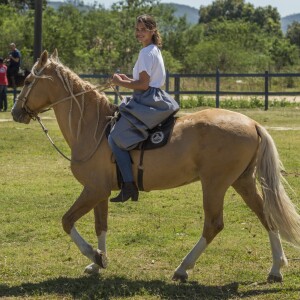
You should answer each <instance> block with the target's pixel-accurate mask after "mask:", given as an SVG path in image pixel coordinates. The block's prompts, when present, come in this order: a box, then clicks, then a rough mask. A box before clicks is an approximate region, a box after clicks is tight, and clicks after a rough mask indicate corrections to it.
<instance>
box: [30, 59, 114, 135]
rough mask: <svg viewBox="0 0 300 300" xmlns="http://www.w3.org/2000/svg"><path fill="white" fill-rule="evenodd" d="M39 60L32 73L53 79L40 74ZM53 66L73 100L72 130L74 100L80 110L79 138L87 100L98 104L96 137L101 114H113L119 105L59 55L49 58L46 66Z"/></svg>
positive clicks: (70, 114) (70, 119) (38, 76)
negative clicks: (72, 68)
mask: <svg viewBox="0 0 300 300" xmlns="http://www.w3.org/2000/svg"><path fill="white" fill-rule="evenodd" d="M37 65H38V62H36V63H35V65H34V66H33V67H32V70H31V74H32V75H33V76H34V77H35V78H46V79H50V80H53V79H52V77H51V76H47V75H40V73H41V71H42V70H43V69H42V70H38V69H37ZM47 66H51V67H52V68H53V69H54V70H55V72H56V75H57V76H58V78H59V79H60V80H61V82H62V84H63V86H64V89H65V90H66V91H67V92H68V93H69V94H70V97H69V98H70V101H71V109H70V113H69V127H70V130H71V128H72V126H71V122H72V110H73V102H75V105H77V107H78V109H79V112H80V118H79V122H78V130H77V138H78V137H79V135H80V132H81V125H82V124H81V123H82V120H83V114H84V108H85V104H86V101H94V102H96V105H97V114H98V120H97V126H96V130H95V134H94V136H95V138H96V133H97V128H98V126H99V123H100V119H102V120H103V119H105V118H100V114H103V113H104V114H105V115H106V116H112V115H113V114H114V112H115V111H116V110H117V106H116V105H114V104H112V103H111V102H110V101H109V100H108V98H107V97H106V95H105V94H104V93H103V92H101V93H100V92H98V91H97V90H96V88H97V87H96V86H94V85H92V84H91V83H90V82H88V81H85V80H83V79H82V78H80V77H79V76H78V75H77V74H76V73H75V72H73V71H72V70H71V69H69V68H68V67H67V66H65V65H64V64H62V63H61V62H60V60H59V59H58V57H57V56H56V57H53V56H51V57H50V58H48V62H47V63H46V65H45V66H44V68H45V67H47ZM78 93H82V94H81V95H80V96H76V94H78Z"/></svg>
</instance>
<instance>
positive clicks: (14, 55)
mask: <svg viewBox="0 0 300 300" xmlns="http://www.w3.org/2000/svg"><path fill="white" fill-rule="evenodd" d="M9 46H10V50H11V51H10V52H9V54H8V59H7V61H8V62H9V64H8V69H7V76H8V77H9V80H10V82H11V86H12V88H13V92H14V102H15V101H16V98H17V86H16V77H17V76H18V72H19V69H20V64H21V53H20V51H19V50H18V49H17V48H16V44H15V43H11V44H10V45H9Z"/></svg>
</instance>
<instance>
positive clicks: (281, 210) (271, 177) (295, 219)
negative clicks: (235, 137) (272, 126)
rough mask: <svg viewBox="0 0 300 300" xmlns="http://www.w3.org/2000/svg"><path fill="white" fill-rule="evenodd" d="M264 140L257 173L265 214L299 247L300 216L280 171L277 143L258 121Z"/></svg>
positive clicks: (287, 239) (271, 222) (259, 131)
mask: <svg viewBox="0 0 300 300" xmlns="http://www.w3.org/2000/svg"><path fill="white" fill-rule="evenodd" d="M256 129H257V132H258V135H259V136H260V138H261V143H260V146H259V150H258V160H257V176H258V180H259V182H260V184H261V187H262V192H263V197H264V214H265V217H266V219H267V222H268V225H269V227H270V229H272V230H278V231H279V234H280V235H281V237H282V238H283V239H284V240H286V241H287V242H290V243H292V244H293V245H295V246H296V247H300V216H299V214H298V213H297V210H296V207H295V206H294V204H293V203H292V201H291V200H290V198H289V196H288V195H287V193H286V191H285V189H284V186H283V182H285V183H286V180H285V179H284V178H283V177H282V175H281V171H283V170H284V168H283V165H282V163H281V161H280V158H279V154H278V151H277V149H276V146H275V143H274V141H273V139H272V137H271V136H270V134H269V133H268V132H267V130H266V129H265V128H263V127H262V126H260V125H258V124H257V125H256Z"/></svg>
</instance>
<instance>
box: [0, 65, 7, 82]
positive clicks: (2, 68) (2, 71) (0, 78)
mask: <svg viewBox="0 0 300 300" xmlns="http://www.w3.org/2000/svg"><path fill="white" fill-rule="evenodd" d="M6 73H7V66H6V65H4V64H0V85H8V80H7V76H6Z"/></svg>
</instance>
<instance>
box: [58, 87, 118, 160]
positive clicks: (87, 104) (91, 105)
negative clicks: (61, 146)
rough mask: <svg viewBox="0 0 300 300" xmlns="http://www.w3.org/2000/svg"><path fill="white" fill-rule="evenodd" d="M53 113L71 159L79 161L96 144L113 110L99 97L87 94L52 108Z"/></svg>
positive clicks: (102, 97)
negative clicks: (69, 150) (69, 149)
mask: <svg viewBox="0 0 300 300" xmlns="http://www.w3.org/2000/svg"><path fill="white" fill-rule="evenodd" d="M75 93H76V91H74V94H75ZM54 111H55V115H56V118H57V122H58V124H59V127H60V129H61V131H62V134H63V135H64V138H65V139H66V141H67V143H68V145H69V146H70V148H71V150H72V157H74V156H76V158H77V159H78V160H80V159H81V160H82V159H84V157H86V156H87V155H88V152H90V151H91V149H93V147H96V146H97V144H98V143H99V139H100V138H101V136H102V134H103V131H104V129H105V126H106V125H107V122H108V119H107V117H108V116H111V115H112V114H113V112H114V108H113V106H112V105H111V104H110V103H109V102H108V100H107V99H106V97H105V96H104V95H103V94H99V93H97V92H95V91H90V92H88V93H86V94H85V95H84V97H81V96H80V97H79V100H77V101H75V100H74V99H73V100H71V99H70V100H67V101H65V102H64V103H61V104H59V105H57V106H54Z"/></svg>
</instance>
